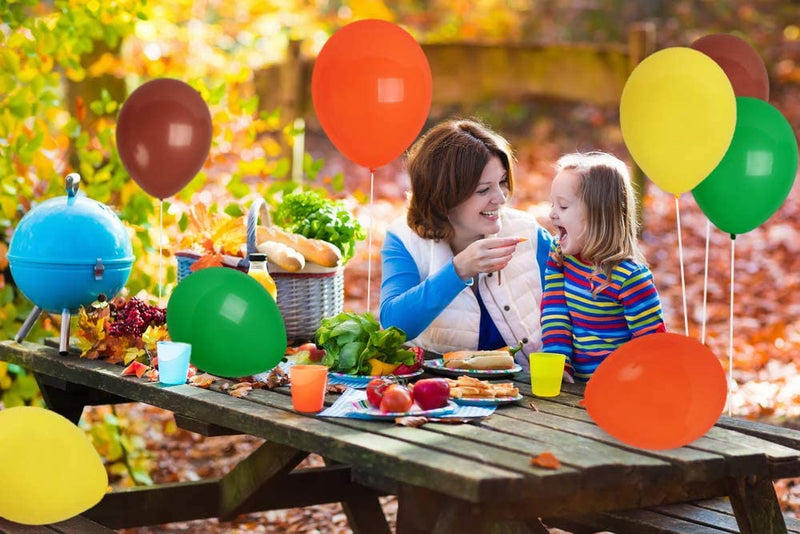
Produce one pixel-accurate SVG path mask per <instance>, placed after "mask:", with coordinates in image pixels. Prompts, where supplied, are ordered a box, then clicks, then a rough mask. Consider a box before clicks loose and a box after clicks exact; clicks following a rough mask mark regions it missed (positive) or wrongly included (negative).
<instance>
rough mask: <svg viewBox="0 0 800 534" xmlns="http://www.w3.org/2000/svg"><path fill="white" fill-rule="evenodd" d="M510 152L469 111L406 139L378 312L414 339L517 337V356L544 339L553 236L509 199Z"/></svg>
mask: <svg viewBox="0 0 800 534" xmlns="http://www.w3.org/2000/svg"><path fill="white" fill-rule="evenodd" d="M513 161H514V160H513V155H512V153H511V148H510V146H509V144H508V141H506V140H505V139H504V138H503V137H501V136H500V135H498V134H497V133H495V132H493V131H491V130H490V129H488V128H487V127H485V126H484V125H482V124H480V123H478V122H476V121H472V120H451V121H446V122H443V123H441V124H439V125H437V126H435V127H434V128H432V129H431V130H430V131H429V132H428V133H427V134H426V135H425V136H423V137H422V138H421V139H419V140H418V141H417V142H416V143H415V144H414V146H412V147H411V149H410V151H409V156H408V172H409V175H410V177H411V200H410V204H409V207H408V213H407V215H406V217H405V218H404V219H398V220H396V221H394V222H393V223H392V224H391V225H390V227H389V229H388V231H387V234H386V239H385V241H384V245H383V250H382V251H381V255H382V265H383V270H382V272H383V275H382V276H383V278H382V281H381V306H380V317H381V323H382V324H383V326H384V327H388V326H396V327H398V328H401V329H403V330H404V331H405V332H406V334H407V335H408V338H409V340H411V343H412V344H413V345H417V346H420V347H422V348H423V349H426V350H429V351H432V352H438V353H445V352H449V351H454V350H475V349H479V350H492V349H497V348H501V347H504V346H510V347H514V346H517V345H518V344H519V343H520V342H522V350H521V351H520V352H518V353H517V355H516V360H517V363H519V364H520V365H522V366H523V368H524V369H527V368H528V357H527V355H528V354H529V353H531V352H536V351H539V350H540V349H541V346H542V342H541V326H540V311H539V310H540V305H541V300H542V287H543V285H544V282H543V275H544V270H545V265H546V263H547V254H548V251H549V249H550V244H551V242H552V237H551V236H550V235H549V234H548V233H547V232H546V231H545V230H544V229H543V228H542V227H541V226H539V224H538V223H537V222H536V220H535V218H534V217H533V216H531V215H529V214H527V213H525V212H522V211H519V210H514V209H511V208H508V207H506V202H507V201H508V199H509V197H510V196H511V193H513V191H514V172H513Z"/></svg>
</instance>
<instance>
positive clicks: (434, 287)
mask: <svg viewBox="0 0 800 534" xmlns="http://www.w3.org/2000/svg"><path fill="white" fill-rule="evenodd" d="M381 266H382V269H381V273H382V274H381V304H380V321H381V325H382V326H383V327H384V328H388V327H390V326H396V327H397V328H400V329H401V330H403V331H404V332H405V333H406V335H407V336H408V339H414V338H415V337H417V336H418V335H420V334H421V333H422V331H423V330H425V329H426V328H428V326H429V325H430V324H431V323H432V322H433V320H434V319H436V317H438V316H439V314H440V313H442V310H444V309H445V308H446V307H447V306H448V305H449V304H450V303H451V302H452V301H453V299H454V298H456V296H458V294H459V293H461V292H462V291H463V290H464V288H466V287H467V284H465V283H464V281H463V280H461V279H460V278H459V277H458V275H457V274H456V270H455V267H453V261H452V260H451V261H449V262H448V263H447V264H446V265H445V266H444V267H442V268H441V269H440V270H439V271H438V272H436V273H433V274H432V275H430V276H429V277H428V278H427V279H425V280H422V281H420V279H419V270H418V269H417V264H416V262H415V261H414V258H412V257H411V254H410V253H409V252H408V250H407V249H406V247H405V245H403V242H402V241H400V238H398V237H397V236H396V235H394V234H393V233H391V232H387V233H386V238H385V239H384V242H383V249H381Z"/></svg>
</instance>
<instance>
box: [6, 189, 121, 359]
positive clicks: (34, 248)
mask: <svg viewBox="0 0 800 534" xmlns="http://www.w3.org/2000/svg"><path fill="white" fill-rule="evenodd" d="M80 180H81V177H80V175H79V174H77V173H72V174H69V175H67V177H66V189H67V196H65V197H56V198H51V199H49V200H46V201H45V202H42V203H41V204H39V205H38V206H36V207H35V208H33V209H31V210H30V211H29V212H28V213H27V214H25V216H24V217H23V218H22V220H21V221H20V222H19V224H18V225H17V228H16V230H14V235H13V236H12V238H11V244H10V245H9V249H8V260H9V264H10V266H11V275H12V276H13V278H14V282H15V283H16V285H17V287H18V288H19V289H20V291H22V293H23V294H24V295H25V296H26V297H27V298H28V299H29V300H30V301H31V302H33V304H34V308H33V310H32V311H31V313H30V314H29V315H28V317H27V319H25V322H24V323H23V325H22V328H20V330H19V332H18V333H17V336H16V337H15V338H14V339H15V340H16V341H17V342H18V343H19V342H21V341H22V340H23V339H25V336H26V335H28V332H30V330H31V328H32V327H33V325H34V324H35V322H36V320H37V319H38V318H39V315H41V313H42V311H47V312H51V313H60V314H61V336H60V343H59V351H60V352H62V353H66V352H67V350H68V349H69V321H70V316H71V314H72V313H73V312H76V311H77V310H78V308H79V307H80V306H86V305H89V304H91V303H92V302H94V301H95V300H97V297H98V296H99V295H100V294H101V293H102V294H104V295H106V296H107V297H108V298H109V299H111V298H112V297H113V296H114V295H116V294H117V293H118V292H119V290H120V289H122V288H123V287H124V286H125V282H127V281H128V276H129V275H130V274H131V266H132V265H133V260H134V257H133V249H132V248H131V240H130V237H128V232H127V231H126V229H125V227H124V226H123V224H122V221H120V220H119V218H118V217H117V216H116V215H115V214H114V212H113V211H111V209H110V208H109V207H108V206H106V205H105V204H101V203H100V202H97V201H96V200H92V199H89V198H86V197H85V196H78V184H79V183H80Z"/></svg>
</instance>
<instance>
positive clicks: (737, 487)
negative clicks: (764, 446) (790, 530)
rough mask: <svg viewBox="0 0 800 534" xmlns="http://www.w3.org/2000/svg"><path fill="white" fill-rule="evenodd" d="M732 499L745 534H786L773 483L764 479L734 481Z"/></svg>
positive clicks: (741, 529) (742, 531)
mask: <svg viewBox="0 0 800 534" xmlns="http://www.w3.org/2000/svg"><path fill="white" fill-rule="evenodd" d="M729 495H730V499H731V507H732V508H733V513H734V515H735V516H736V522H737V523H738V524H739V531H740V532H741V534H786V532H787V529H786V521H784V519H783V513H782V512H781V507H780V505H779V504H778V497H777V495H776V494H775V486H773V485H772V480H770V479H769V478H766V477H763V476H749V477H737V478H733V479H731V480H730V483H729Z"/></svg>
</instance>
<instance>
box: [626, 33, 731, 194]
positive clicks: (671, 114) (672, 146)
mask: <svg viewBox="0 0 800 534" xmlns="http://www.w3.org/2000/svg"><path fill="white" fill-rule="evenodd" d="M619 121H620V125H621V126H622V137H623V138H624V140H625V145H626V146H627V147H628V151H629V152H630V154H631V156H632V157H633V159H634V161H636V163H637V164H638V165H639V167H641V168H642V170H643V171H644V173H645V174H646V175H647V176H648V177H650V179H651V180H653V181H654V182H655V183H656V184H657V185H658V186H659V187H660V188H661V189H663V190H664V191H667V192H669V193H673V194H675V195H678V194H680V193H685V192H686V191H689V190H691V189H693V188H694V187H695V186H696V185H697V184H699V183H700V182H702V181H703V180H705V178H706V176H708V175H709V174H710V173H711V171H713V170H714V168H715V167H716V166H717V164H718V163H719V162H720V161H721V160H722V157H723V156H724V155H725V152H726V151H727V150H728V146H729V145H730V144H731V139H732V138H733V131H734V129H735V127H736V95H735V94H734V92H733V87H732V86H731V82H730V81H729V79H728V77H727V76H726V75H725V72H724V71H723V70H722V68H721V67H720V66H719V65H717V63H716V62H715V61H714V60H713V59H711V58H710V57H708V56H706V55H705V54H703V53H702V52H698V51H697V50H693V49H691V48H683V47H674V48H665V49H664V50H660V51H658V52H656V53H654V54H652V55H650V56H648V57H647V58H645V60H644V61H642V62H641V63H640V64H639V65H638V66H637V67H636V68H635V69H634V70H633V72H632V73H631V75H630V76H629V77H628V81H627V82H625V87H624V88H623V90H622V97H621V100H620V106H619Z"/></svg>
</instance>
